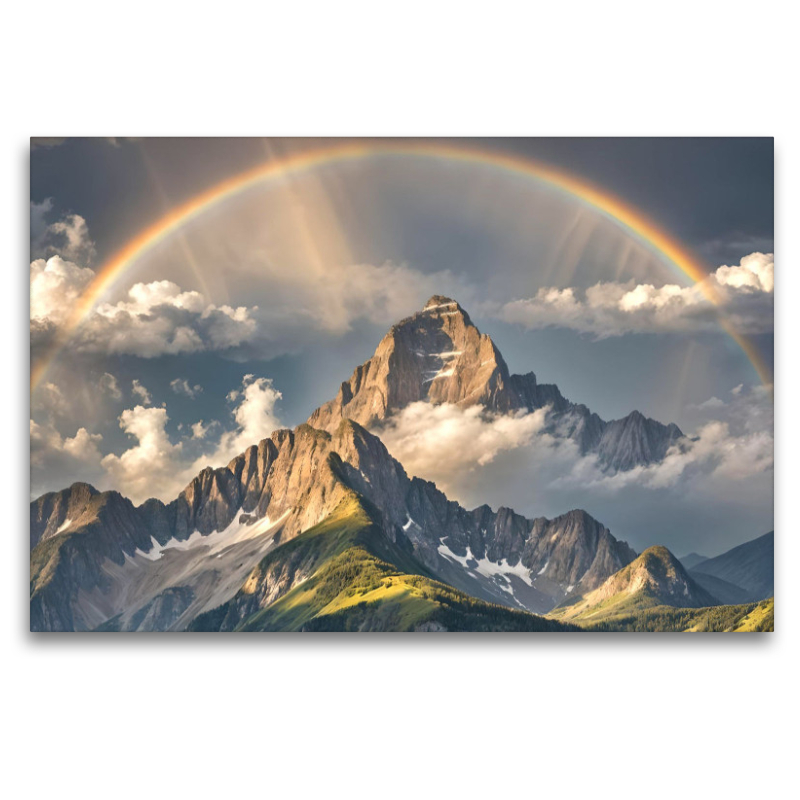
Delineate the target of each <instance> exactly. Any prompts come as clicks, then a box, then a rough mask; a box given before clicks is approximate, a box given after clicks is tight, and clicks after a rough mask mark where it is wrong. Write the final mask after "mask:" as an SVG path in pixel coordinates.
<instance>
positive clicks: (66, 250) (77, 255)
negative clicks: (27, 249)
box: [30, 197, 97, 264]
mask: <svg viewBox="0 0 800 800" xmlns="http://www.w3.org/2000/svg"><path fill="white" fill-rule="evenodd" d="M52 210H53V200H52V198H50V197H48V198H45V199H44V200H43V201H42V202H41V203H34V202H31V205H30V215H31V228H30V230H31V256H32V257H34V258H45V259H46V258H49V257H50V256H53V255H59V256H61V257H62V258H64V259H65V260H67V261H76V262H81V263H84V264H89V263H91V262H92V260H93V259H94V257H95V255H96V254H97V251H96V249H95V244H94V242H93V241H92V238H91V236H90V235H89V226H88V225H87V224H86V220H85V219H84V218H83V217H82V216H81V215H80V214H64V215H63V216H62V217H61V218H59V219H57V220H55V221H53V222H48V217H49V216H50V214H51V212H52Z"/></svg>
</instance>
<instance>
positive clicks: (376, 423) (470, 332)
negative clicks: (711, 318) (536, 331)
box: [308, 295, 684, 471]
mask: <svg viewBox="0 0 800 800" xmlns="http://www.w3.org/2000/svg"><path fill="white" fill-rule="evenodd" d="M419 401H425V402H430V403H433V404H440V403H452V404H455V405H458V406H460V407H471V406H475V405H480V406H482V407H483V408H485V409H486V410H487V412H490V413H499V414H507V413H515V412H532V411H535V410H537V409H541V408H546V407H549V408H550V417H551V419H550V420H549V430H550V431H551V432H552V433H555V434H557V435H560V436H564V437H568V438H572V439H574V440H575V441H576V442H577V443H578V445H579V447H580V449H581V452H582V453H584V454H586V453H596V455H597V457H598V460H599V462H600V464H601V465H602V466H603V467H604V468H605V469H608V470H612V471H620V470H622V471H624V470H628V469H631V468H633V467H635V466H646V465H648V464H652V463H655V462H658V461H661V460H662V459H663V458H664V456H665V455H666V453H667V451H668V450H669V448H670V447H672V446H673V445H674V444H675V443H676V442H678V441H680V440H681V439H682V438H683V437H684V434H683V433H682V431H681V430H680V428H678V426H677V425H675V424H674V423H670V424H669V425H664V424H662V423H660V422H658V421H656V420H653V419H650V418H649V417H646V416H644V415H643V414H641V413H640V412H639V411H636V410H634V411H632V412H631V413H630V414H628V416H626V417H623V418H621V419H618V420H610V421H608V422H606V421H605V420H603V419H601V418H600V417H599V416H598V415H597V414H595V413H594V412H592V411H591V410H590V409H589V408H588V407H587V406H585V405H583V404H578V403H573V402H571V401H569V400H567V399H566V398H565V397H564V396H563V395H562V394H561V391H560V390H559V388H558V386H556V385H555V384H540V383H538V382H537V379H536V375H535V373H533V372H528V373H526V374H524V375H517V374H512V373H511V372H510V371H509V369H508V366H507V364H506V362H505V360H504V359H503V356H502V354H501V353H500V351H499V349H498V348H497V346H496V345H495V343H494V341H493V340H492V338H491V337H490V336H489V335H488V334H483V333H481V332H480V331H479V330H478V328H477V327H475V325H474V324H473V323H472V320H471V319H470V316H469V314H468V313H467V312H466V311H465V310H464V309H463V308H462V307H461V305H460V304H459V303H458V302H457V301H455V300H453V299H451V298H449V297H445V296H444V295H434V296H433V297H431V299H430V300H429V301H428V302H427V303H426V304H425V306H424V308H423V309H422V311H419V312H416V313H415V314H412V315H411V316H410V317H406V318H405V319H403V320H401V321H400V322H398V323H396V324H395V325H392V327H391V328H390V329H389V331H388V332H387V333H386V335H385V336H384V337H383V338H382V339H381V341H380V343H379V344H378V346H377V348H376V350H375V353H374V354H373V356H372V357H371V358H369V359H368V360H367V361H365V362H364V363H363V364H361V365H359V366H357V367H356V368H355V370H354V371H353V374H352V375H351V377H350V379H349V381H345V382H343V383H342V384H341V385H340V387H339V392H338V394H337V395H336V397H335V398H333V399H332V400H329V401H328V402H326V403H323V404H322V405H321V406H320V407H319V408H318V409H317V410H316V411H314V412H313V413H312V414H311V416H310V417H309V419H308V423H309V424H310V425H312V426H313V427H315V428H319V429H323V430H327V431H329V432H330V431H332V430H333V429H335V427H336V425H338V423H339V421H340V420H341V419H343V418H350V419H353V420H354V421H356V422H358V423H359V424H361V425H363V426H364V427H366V428H370V429H375V430H376V431H377V432H378V433H379V432H380V430H379V429H380V426H381V424H382V423H383V422H384V421H386V420H387V419H388V418H389V417H391V416H392V415H394V414H396V413H398V412H399V411H401V410H402V409H403V408H405V407H406V406H407V405H409V404H410V403H414V402H419Z"/></svg>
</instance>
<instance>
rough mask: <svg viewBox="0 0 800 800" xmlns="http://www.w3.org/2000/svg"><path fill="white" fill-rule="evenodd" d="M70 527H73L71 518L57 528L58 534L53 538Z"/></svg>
mask: <svg viewBox="0 0 800 800" xmlns="http://www.w3.org/2000/svg"><path fill="white" fill-rule="evenodd" d="M70 525H72V520H71V519H70V518H69V517H67V519H65V520H64V521H63V522H62V523H61V525H59V526H58V528H56V532H55V533H54V534H53V536H56V535H57V534H59V533H63V532H64V531H65V530H66V529H67V528H69V526H70Z"/></svg>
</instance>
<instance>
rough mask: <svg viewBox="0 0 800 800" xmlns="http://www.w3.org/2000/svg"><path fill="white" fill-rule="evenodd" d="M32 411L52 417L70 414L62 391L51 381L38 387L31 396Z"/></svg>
mask: <svg viewBox="0 0 800 800" xmlns="http://www.w3.org/2000/svg"><path fill="white" fill-rule="evenodd" d="M31 410H32V411H33V410H35V411H40V412H44V413H45V414H48V415H50V416H51V417H52V416H65V415H66V414H68V413H69V403H67V399H66V397H64V393H63V392H62V391H61V389H60V388H59V387H58V386H57V385H56V384H55V383H52V382H51V381H48V382H46V383H43V384H41V385H40V386H39V387H37V390H36V393H35V394H34V395H32V396H31Z"/></svg>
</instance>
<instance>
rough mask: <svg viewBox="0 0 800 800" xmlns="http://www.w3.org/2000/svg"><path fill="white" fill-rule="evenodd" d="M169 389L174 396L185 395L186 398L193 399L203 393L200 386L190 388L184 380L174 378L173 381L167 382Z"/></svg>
mask: <svg viewBox="0 0 800 800" xmlns="http://www.w3.org/2000/svg"><path fill="white" fill-rule="evenodd" d="M169 385H170V388H171V389H172V391H173V392H175V394H185V395H186V396H187V397H190V398H192V399H194V398H195V397H197V395H198V394H200V393H201V392H202V391H203V387H202V386H200V384H197V383H196V384H195V385H194V386H192V385H191V384H190V383H189V381H187V380H186V378H175V380H174V381H170V382H169Z"/></svg>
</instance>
